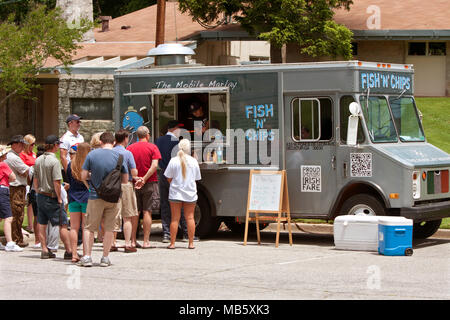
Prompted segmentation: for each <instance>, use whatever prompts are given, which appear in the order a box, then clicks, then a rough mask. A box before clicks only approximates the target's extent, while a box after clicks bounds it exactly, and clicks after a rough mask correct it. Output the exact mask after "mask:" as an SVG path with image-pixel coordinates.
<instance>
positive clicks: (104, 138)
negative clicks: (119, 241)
mask: <svg viewBox="0 0 450 320" xmlns="http://www.w3.org/2000/svg"><path fill="white" fill-rule="evenodd" d="M100 141H101V148H100V149H95V150H92V151H91V152H89V154H88V155H87V157H86V160H85V161H84V164H83V170H82V171H81V178H82V180H83V181H87V180H88V178H89V172H90V174H91V175H90V178H89V183H90V185H91V186H92V187H91V188H90V190H89V200H88V205H87V212H86V222H85V226H84V239H83V241H84V242H85V247H86V255H85V256H83V257H82V258H81V260H80V262H79V265H80V266H83V267H91V266H92V258H91V253H92V246H93V244H94V232H95V231H97V230H98V228H99V226H100V223H101V221H102V219H103V226H104V229H105V236H104V238H103V257H102V258H101V260H100V266H101V267H108V266H110V265H111V262H110V260H109V257H108V255H109V251H110V249H111V245H112V242H113V231H114V227H115V223H116V219H117V217H118V215H119V203H111V202H107V201H105V200H103V199H100V198H99V197H98V196H97V192H96V191H95V188H97V189H98V188H100V185H101V184H102V182H103V179H105V177H106V176H107V175H108V174H109V173H110V172H111V171H113V170H114V169H115V167H116V166H117V160H118V159H119V153H118V152H117V151H114V150H112V149H113V146H114V135H113V134H112V133H111V132H103V133H102V134H101V136H100ZM121 172H122V183H127V182H128V169H127V166H126V165H125V164H122V168H121Z"/></svg>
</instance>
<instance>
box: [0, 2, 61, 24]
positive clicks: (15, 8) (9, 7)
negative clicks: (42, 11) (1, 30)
mask: <svg viewBox="0 0 450 320" xmlns="http://www.w3.org/2000/svg"><path fill="white" fill-rule="evenodd" d="M39 4H40V5H45V6H46V7H47V9H48V10H51V9H54V8H55V5H56V0H0V21H5V20H8V17H9V15H10V14H11V13H14V14H15V16H14V21H15V22H16V23H20V22H22V20H23V19H24V18H25V17H26V16H27V14H28V13H29V12H30V11H31V10H33V8H35V7H36V5H39Z"/></svg>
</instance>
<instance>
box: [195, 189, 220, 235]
mask: <svg viewBox="0 0 450 320" xmlns="http://www.w3.org/2000/svg"><path fill="white" fill-rule="evenodd" d="M211 212H212V210H211V206H210V205H209V201H208V199H207V198H206V196H205V195H204V194H203V193H202V192H199V193H198V199H197V205H196V207H195V212H194V219H195V234H196V235H197V236H198V237H199V238H200V239H201V238H207V237H208V236H211V235H213V234H214V233H216V232H217V230H218V229H219V225H220V221H219V219H217V218H216V217H213V216H212V215H211Z"/></svg>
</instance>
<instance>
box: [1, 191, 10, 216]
mask: <svg viewBox="0 0 450 320" xmlns="http://www.w3.org/2000/svg"><path fill="white" fill-rule="evenodd" d="M9 201H10V199H9V189H8V188H3V187H2V188H0V219H6V218H9V217H12V212H11V203H10V202H9Z"/></svg>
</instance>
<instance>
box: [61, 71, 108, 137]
mask: <svg viewBox="0 0 450 320" xmlns="http://www.w3.org/2000/svg"><path fill="white" fill-rule="evenodd" d="M58 97H59V103H58V104H59V113H58V123H59V135H60V136H62V135H63V134H64V133H65V132H66V131H67V125H66V118H67V116H69V115H70V114H71V113H72V106H71V100H70V99H72V98H91V99H96V98H111V99H114V79H113V77H112V76H109V75H85V76H83V75H72V76H62V77H61V79H60V81H59V88H58ZM113 116H114V105H113ZM100 131H114V121H113V120H88V119H84V120H83V121H82V125H81V129H80V133H81V134H82V135H83V136H84V140H85V141H87V142H89V141H90V139H91V137H92V135H93V134H94V133H96V132H100Z"/></svg>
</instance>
